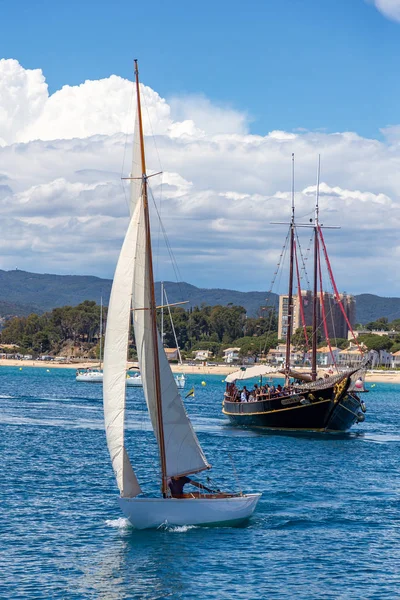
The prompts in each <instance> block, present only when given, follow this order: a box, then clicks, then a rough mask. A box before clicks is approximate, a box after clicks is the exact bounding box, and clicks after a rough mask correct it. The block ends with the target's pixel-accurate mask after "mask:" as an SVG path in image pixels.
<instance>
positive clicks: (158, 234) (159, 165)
mask: <svg viewBox="0 0 400 600" xmlns="http://www.w3.org/2000/svg"><path fill="white" fill-rule="evenodd" d="M141 98H142V105H144V108H145V110H146V114H147V120H148V124H149V127H150V131H151V136H150V137H151V138H152V140H153V143H154V148H155V151H156V154H157V159H158V167H159V170H160V171H161V173H162V165H161V158H160V153H159V151H158V146H157V141H156V136H155V134H154V129H153V125H152V120H151V118H150V112H149V107H148V105H147V100H146V95H145V94H142V96H141ZM162 191H163V188H162V174H161V193H160V200H159V203H160V218H161V206H162V201H163V197H162ZM153 202H155V200H154V199H153ZM160 233H161V227H160V219H159V221H158V230H157V246H156V251H155V255H156V268H155V271H156V273H158V275H159V277H160V279H161V275H160V273H159V259H160V238H161V235H160Z"/></svg>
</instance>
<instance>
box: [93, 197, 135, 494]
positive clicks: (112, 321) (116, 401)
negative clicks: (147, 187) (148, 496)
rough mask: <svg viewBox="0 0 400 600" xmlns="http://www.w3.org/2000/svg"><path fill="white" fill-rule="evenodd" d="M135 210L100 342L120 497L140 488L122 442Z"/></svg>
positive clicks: (109, 433) (110, 441) (109, 440)
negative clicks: (105, 327) (102, 349)
mask: <svg viewBox="0 0 400 600" xmlns="http://www.w3.org/2000/svg"><path fill="white" fill-rule="evenodd" d="M139 212H140V204H139V203H138V204H137V206H136V209H135V211H134V213H133V215H132V218H131V221H130V223H129V227H128V231H127V233H126V236H125V240H124V243H123V246H122V249H121V253H120V256H119V259H118V263H117V267H116V269H115V275H114V281H113V285H112V290H111V296H110V302H109V306H108V318H107V329H106V339H105V345H104V368H103V372H104V378H103V405H104V421H105V428H106V437H107V445H108V450H109V452H110V456H111V462H112V466H113V469H114V473H115V477H116V480H117V484H118V487H119V490H120V492H121V497H123V498H133V497H135V496H137V495H138V494H140V493H141V491H142V490H141V489H140V485H139V483H138V481H137V479H136V475H135V473H134V471H133V469H132V466H131V463H130V460H129V457H128V454H127V452H126V449H125V445H124V426H125V394H126V357H127V351H128V337H129V326H130V318H131V290H132V284H133V271H134V261H135V245H136V235H137V231H138V216H139Z"/></svg>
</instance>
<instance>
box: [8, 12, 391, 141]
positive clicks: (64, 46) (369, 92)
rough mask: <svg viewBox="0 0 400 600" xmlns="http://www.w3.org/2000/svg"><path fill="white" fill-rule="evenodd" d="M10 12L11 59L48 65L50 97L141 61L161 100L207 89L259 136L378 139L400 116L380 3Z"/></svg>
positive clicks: (44, 67) (388, 33) (31, 65)
mask: <svg viewBox="0 0 400 600" xmlns="http://www.w3.org/2000/svg"><path fill="white" fill-rule="evenodd" d="M377 1H378V2H379V0H377ZM385 1H388V2H394V0H384V2H385ZM1 9H2V24H1V26H0V28H1V29H0V49H1V52H0V54H1V56H2V57H4V58H16V59H17V60H18V61H19V62H20V63H21V64H22V65H23V66H24V67H25V68H41V69H42V70H43V72H44V73H45V74H46V80H47V83H48V85H49V90H50V92H54V91H56V90H57V89H59V88H61V87H62V85H64V84H70V85H77V84H79V83H81V82H83V81H85V80H86V79H99V78H102V77H108V76H109V75H111V74H113V73H114V74H119V75H121V76H123V77H127V78H132V59H133V58H134V57H138V58H139V59H140V64H141V69H142V72H143V74H144V75H143V77H144V82H145V83H146V84H147V85H149V86H151V87H152V88H153V89H157V91H158V92H159V93H160V94H161V95H162V96H164V97H167V98H169V97H171V96H174V95H182V94H204V95H206V96H207V97H208V98H210V99H211V100H213V101H215V102H219V103H222V104H227V105H229V106H232V107H234V108H236V109H238V110H240V111H244V112H247V113H248V114H249V116H250V118H251V120H252V122H251V124H250V130H251V131H252V132H257V133H259V134H265V133H267V132H268V131H270V130H272V129H283V130H286V131H291V130H294V129H296V128H305V129H318V128H322V129H324V130H326V131H327V132H334V131H346V130H349V131H357V132H358V133H360V134H361V135H363V136H367V137H379V135H380V134H379V129H380V128H381V127H385V126H387V125H393V124H396V123H398V121H399V116H398V97H399V92H400V83H399V77H398V69H397V68H396V63H397V62H398V57H399V54H400V35H399V25H398V24H397V23H395V22H393V21H390V20H389V19H387V18H385V17H384V16H383V15H382V14H381V13H380V12H378V10H377V9H376V8H375V6H374V5H373V3H372V0H371V1H366V0H323V1H321V0H304V1H300V0H279V1H272V0H257V1H255V0H250V1H248V2H243V1H242V0H241V1H240V2H239V1H237V0H230V1H227V0H218V1H215V0H214V1H210V0H203V1H202V2H196V3H194V2H188V1H187V0H186V1H182V0H174V1H173V2H166V1H159V0H158V1H157V0H154V1H153V2H151V3H149V2H133V1H132V0H130V1H125V0H115V1H113V2H109V1H104V0H96V1H95V2H94V1H92V0H85V1H84V2H82V1H77V0H70V1H68V2H65V1H61V2H54V1H53V0H52V1H49V0H38V2H29V1H28V0H25V1H23V2H10V1H3V2H1Z"/></svg>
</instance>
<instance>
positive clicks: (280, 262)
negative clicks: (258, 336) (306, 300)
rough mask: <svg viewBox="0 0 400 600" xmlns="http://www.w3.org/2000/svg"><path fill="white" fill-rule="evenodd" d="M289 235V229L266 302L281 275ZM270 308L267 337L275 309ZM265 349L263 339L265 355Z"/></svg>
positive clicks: (269, 333) (265, 345)
mask: <svg viewBox="0 0 400 600" xmlns="http://www.w3.org/2000/svg"><path fill="white" fill-rule="evenodd" d="M289 235H290V229H289V231H288V233H287V236H286V239H285V243H284V244H283V247H282V251H281V254H280V256H279V261H278V264H277V269H276V271H275V273H274V276H273V279H272V281H271V285H270V288H269V290H268V292H267V298H266V301H267V302H268V297H270V295H271V294H272V290H273V288H274V285H275V281H276V278H277V275H278V273H279V272H280V273H281V271H280V268H281V264H282V259H283V260H284V257H285V256H286V250H287V245H288V241H289ZM271 308H272V309H273V310H270V315H269V324H268V329H267V336H270V335H271V333H272V332H271V329H272V319H273V316H274V315H273V311H275V312H276V309H275V308H274V307H271ZM266 347H267V339H265V344H264V353H265V350H266Z"/></svg>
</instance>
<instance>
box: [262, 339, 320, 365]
mask: <svg viewBox="0 0 400 600" xmlns="http://www.w3.org/2000/svg"><path fill="white" fill-rule="evenodd" d="M285 357H286V345H285V344H278V346H277V347H276V348H273V349H271V350H270V351H269V352H268V354H267V362H268V363H270V364H271V365H278V366H279V365H283V364H284V362H285ZM309 360H310V357H309V353H308V352H306V353H304V352H303V351H301V350H296V349H295V348H294V346H290V363H291V364H292V365H300V364H307V363H309Z"/></svg>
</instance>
